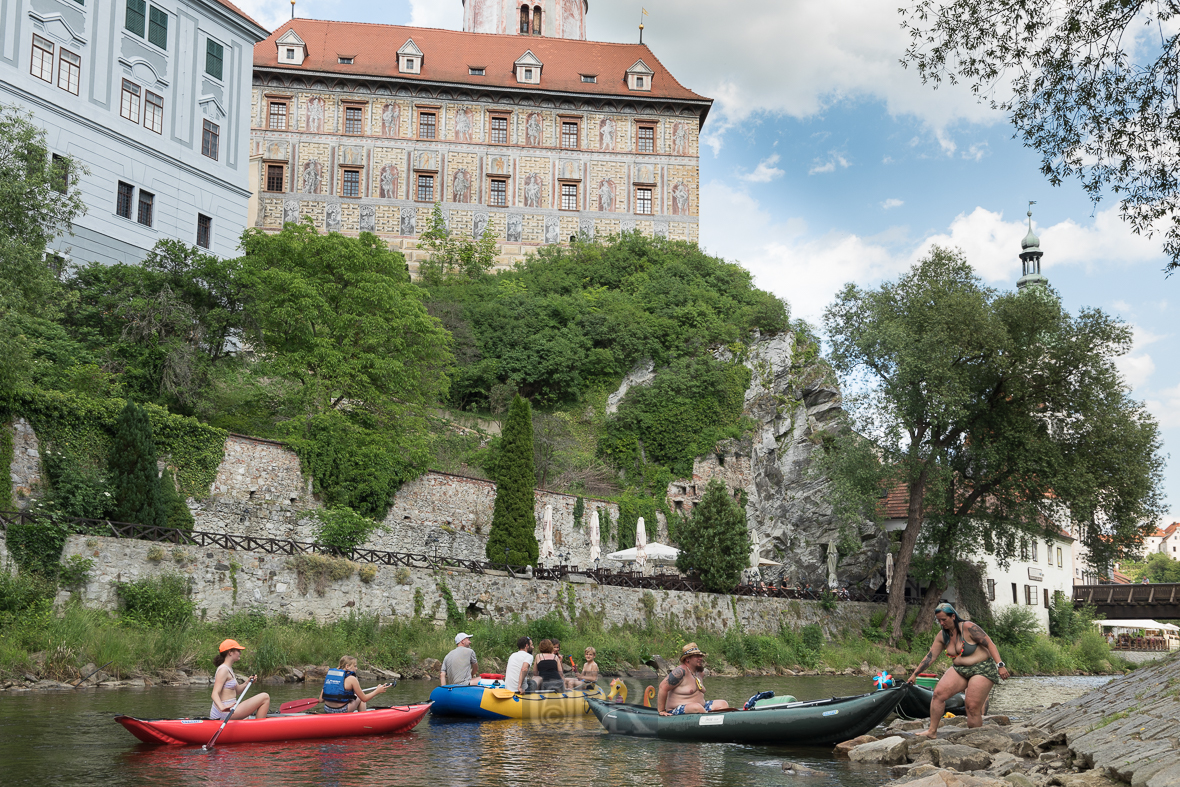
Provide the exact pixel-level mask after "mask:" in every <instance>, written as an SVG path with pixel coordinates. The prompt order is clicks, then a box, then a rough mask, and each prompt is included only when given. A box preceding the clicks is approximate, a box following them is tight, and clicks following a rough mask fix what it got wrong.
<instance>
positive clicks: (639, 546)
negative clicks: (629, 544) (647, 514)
mask: <svg viewBox="0 0 1180 787" xmlns="http://www.w3.org/2000/svg"><path fill="white" fill-rule="evenodd" d="M635 562H636V563H638V564H639V565H640V567H642V566H644V565H646V563H647V524H646V523H644V521H643V517H639V519H637V520H635Z"/></svg>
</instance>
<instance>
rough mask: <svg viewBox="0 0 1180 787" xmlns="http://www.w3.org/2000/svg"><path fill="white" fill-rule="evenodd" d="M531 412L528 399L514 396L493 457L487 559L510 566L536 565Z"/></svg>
mask: <svg viewBox="0 0 1180 787" xmlns="http://www.w3.org/2000/svg"><path fill="white" fill-rule="evenodd" d="M535 481H536V479H535V476H534V475H533V415H532V408H531V407H529V403H528V400H526V399H522V398H521V397H520V396H517V397H516V398H515V399H513V400H512V406H511V407H510V408H509V409H508V419H507V421H506V422H505V423H504V431H503V434H501V436H500V450H499V456H498V457H497V458H496V504H495V508H494V509H493V510H492V529H491V532H490V533H489V534H488V544H487V548H486V549H487V556H488V560H491V561H494V562H496V563H499V562H501V561H502V560H504V549H505V548H507V549H508V562H509V563H510V564H512V565H531V566H535V565H536V564H537V554H538V552H539V549H538V546H537V538H536V535H535V532H536V527H537V520H536V513H535V505H534V501H533V486H534V483H535Z"/></svg>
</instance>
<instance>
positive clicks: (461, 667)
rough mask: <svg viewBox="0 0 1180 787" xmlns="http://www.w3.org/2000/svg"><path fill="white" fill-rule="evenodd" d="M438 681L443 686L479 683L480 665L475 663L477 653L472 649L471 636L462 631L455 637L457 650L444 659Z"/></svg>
mask: <svg viewBox="0 0 1180 787" xmlns="http://www.w3.org/2000/svg"><path fill="white" fill-rule="evenodd" d="M438 680H439V683H440V684H441V685H443V686H456V685H470V686H474V685H475V684H476V683H479V665H478V664H477V663H476V661H475V651H474V650H472V649H471V635H470V634H464V633H463V632H461V631H460V632H459V633H458V634H456V635H455V649H454V650H452V651H451V652H450V653H448V654H447V657H446V658H444V659H443V662H442V670H441V671H440V672H439V674H438Z"/></svg>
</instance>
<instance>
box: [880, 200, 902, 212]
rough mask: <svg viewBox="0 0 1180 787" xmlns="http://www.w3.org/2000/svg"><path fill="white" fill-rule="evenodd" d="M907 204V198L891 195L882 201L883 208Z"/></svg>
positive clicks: (889, 208) (890, 208) (888, 208)
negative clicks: (902, 198)
mask: <svg viewBox="0 0 1180 787" xmlns="http://www.w3.org/2000/svg"><path fill="white" fill-rule="evenodd" d="M904 204H905V200H900V199H898V198H897V197H890V198H889V199H887V200H885V201H884V202H882V203H881V209H882V210H892V209H893V208H900V207H901V206H902V205H904Z"/></svg>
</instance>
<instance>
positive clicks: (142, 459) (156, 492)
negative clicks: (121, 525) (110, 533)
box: [109, 400, 168, 527]
mask: <svg viewBox="0 0 1180 787" xmlns="http://www.w3.org/2000/svg"><path fill="white" fill-rule="evenodd" d="M109 468H110V476H111V489H112V492H113V496H114V498H115V507H114V508H115V510H114V518H115V519H117V520H119V521H121V522H135V523H137V524H140V525H148V526H154V527H166V526H167V524H168V512H167V510H166V509H165V508H164V501H163V499H162V498H161V495H160V477H159V471H158V470H157V467H156V444H155V441H154V440H153V439H152V422H151V421H150V420H149V419H148V416H147V413H146V412H144V410H143V408H142V407H140V406H139V405H137V404H135V402H132V401H130V400H128V402H127V404H126V406H124V407H123V412H122V413H120V414H119V421H118V423H116V425H115V437H114V440H113V441H112V443H111V452H110V462H109Z"/></svg>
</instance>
